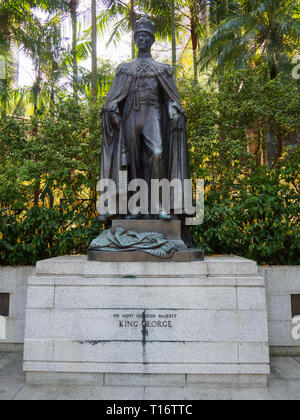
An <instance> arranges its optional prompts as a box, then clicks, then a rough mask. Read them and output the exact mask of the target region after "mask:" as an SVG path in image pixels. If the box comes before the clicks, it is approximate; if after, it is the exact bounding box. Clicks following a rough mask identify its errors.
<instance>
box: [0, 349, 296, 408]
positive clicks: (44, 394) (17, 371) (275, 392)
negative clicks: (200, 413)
mask: <svg viewBox="0 0 300 420" xmlns="http://www.w3.org/2000/svg"><path fill="white" fill-rule="evenodd" d="M271 370H272V375H271V376H270V379H269V386H268V388H267V389H249V388H248V389H241V388H240V389H236V388H224V387H221V386H219V387H198V388H188V389H187V388H148V387H146V388H139V387H136V388H135V387H118V388H116V387H114V388H112V387H95V386H37V385H34V386H33V385H26V384H25V375H24V374H23V372H22V354H21V353H0V400H87V399H88V400H164V399H166V400H185V399H192V400H215V399H218V400H243V399H247V400H300V358H293V357H275V358H272V361H271Z"/></svg>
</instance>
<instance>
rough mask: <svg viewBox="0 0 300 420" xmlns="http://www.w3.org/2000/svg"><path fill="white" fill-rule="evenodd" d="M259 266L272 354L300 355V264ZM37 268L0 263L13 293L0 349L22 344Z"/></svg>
mask: <svg viewBox="0 0 300 420" xmlns="http://www.w3.org/2000/svg"><path fill="white" fill-rule="evenodd" d="M259 270H260V274H261V275H262V276H264V277H265V281H266V293H267V308H268V327H269V343H270V346H271V354H273V355H279V354H280V355H284V354H286V355H299V354H300V340H298V341H295V340H293V339H292V336H291V320H292V308H291V296H292V295H297V294H298V295H300V266H292V267H288V266H287V267H261V268H260V269H259ZM34 271H35V268H34V267H0V294H1V293H9V294H10V310H9V317H7V318H6V319H5V323H6V340H0V351H13V350H14V349H16V350H20V348H21V347H22V344H23V342H24V322H25V308H26V294H27V279H28V278H29V277H30V276H32V275H33V274H34ZM299 315H300V314H299Z"/></svg>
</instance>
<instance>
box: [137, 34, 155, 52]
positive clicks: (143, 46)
mask: <svg viewBox="0 0 300 420" xmlns="http://www.w3.org/2000/svg"><path fill="white" fill-rule="evenodd" d="M135 42H136V45H137V47H138V49H139V51H140V52H149V51H150V50H151V47H152V45H153V37H152V36H151V34H149V33H148V32H143V31H142V32H138V33H137V34H136V35H135Z"/></svg>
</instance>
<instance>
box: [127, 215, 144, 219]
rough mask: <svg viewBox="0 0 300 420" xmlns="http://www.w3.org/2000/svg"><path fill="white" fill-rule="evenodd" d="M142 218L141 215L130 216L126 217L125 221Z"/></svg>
mask: <svg viewBox="0 0 300 420" xmlns="http://www.w3.org/2000/svg"><path fill="white" fill-rule="evenodd" d="M141 217H142V215H141V214H128V215H127V216H125V220H139V219H141Z"/></svg>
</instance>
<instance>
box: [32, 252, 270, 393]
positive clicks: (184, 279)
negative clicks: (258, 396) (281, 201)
mask: <svg viewBox="0 0 300 420" xmlns="http://www.w3.org/2000/svg"><path fill="white" fill-rule="evenodd" d="M24 370H25V372H26V375H27V382H28V383H45V384H47V383H57V382H63V383H80V384H86V383H93V384H94V383H97V384H98V385H99V384H102V385H136V386H195V385H197V384H202V383H222V384H229V385H232V384H239V385H260V386H264V385H266V378H267V375H268V374H269V347H268V331H267V312H266V298H265V286H264V279H263V278H262V277H259V275H258V272H257V265H256V263H255V262H252V261H249V260H246V259H243V258H238V257H212V258H206V259H205V261H203V262H198V261H197V262H190V263H180V262H178V263H176V262H175V263H174V262H159V263H153V262H152V263H137V262H132V263H109V262H104V263H99V262H92V261H87V258H86V257H61V258H54V259H50V260H45V261H40V262H38V263H37V269H36V275H35V276H34V277H32V278H31V279H30V280H29V283H28V299H27V311H26V331H25V351H24Z"/></svg>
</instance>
